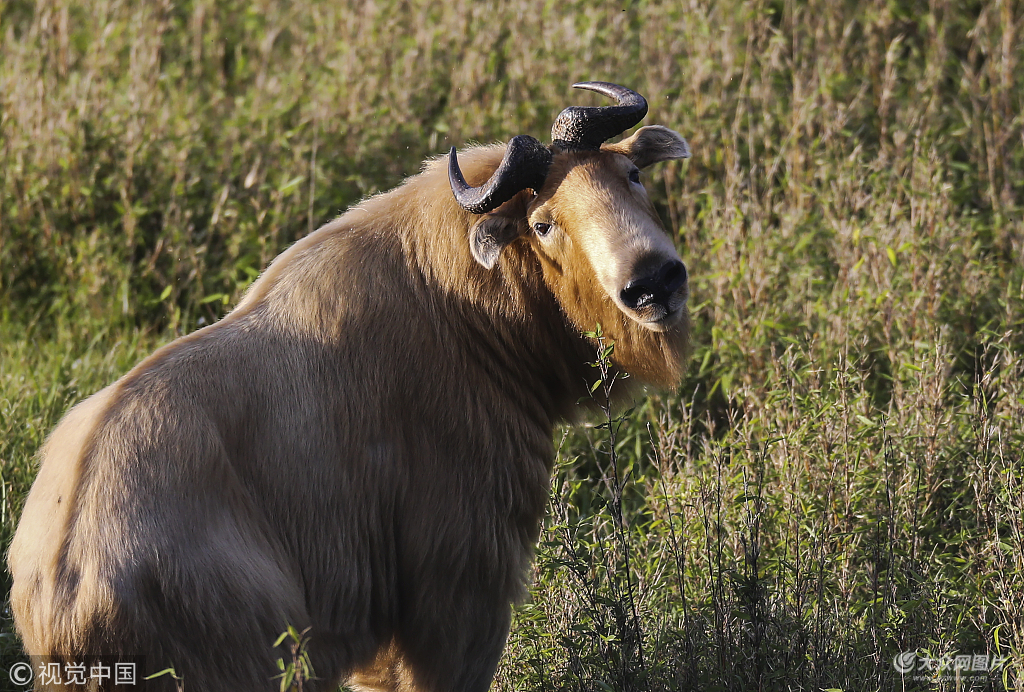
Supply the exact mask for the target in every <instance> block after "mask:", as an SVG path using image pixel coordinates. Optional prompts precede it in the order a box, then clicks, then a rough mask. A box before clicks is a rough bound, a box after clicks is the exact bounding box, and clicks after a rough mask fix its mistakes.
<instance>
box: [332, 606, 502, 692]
mask: <svg viewBox="0 0 1024 692" xmlns="http://www.w3.org/2000/svg"><path fill="white" fill-rule="evenodd" d="M510 619H511V607H510V605H509V603H508V602H507V601H505V600H504V599H500V598H495V597H494V596H493V595H490V594H476V595H474V594H471V593H465V594H460V597H459V600H458V603H457V604H452V602H451V600H450V599H449V598H437V599H432V600H429V601H426V602H424V601H420V605H419V607H418V608H416V609H415V612H413V613H409V617H408V618H405V619H404V621H403V624H402V627H401V631H400V632H399V634H398V635H397V636H396V638H395V640H394V641H392V643H391V644H390V646H388V647H386V648H384V649H381V651H380V653H379V654H378V655H377V658H376V659H375V660H374V662H373V663H372V664H371V665H369V666H367V667H365V668H362V669H360V670H359V671H357V672H356V673H355V674H354V675H353V676H352V677H351V678H350V679H349V681H348V684H349V685H350V686H351V687H352V688H353V689H356V690H359V691H360V692H486V690H488V689H489V688H490V686H491V682H492V681H493V679H494V673H495V671H496V670H497V667H498V660H499V659H500V658H501V653H502V651H503V650H504V648H505V640H506V639H507V638H508V629H509V623H510Z"/></svg>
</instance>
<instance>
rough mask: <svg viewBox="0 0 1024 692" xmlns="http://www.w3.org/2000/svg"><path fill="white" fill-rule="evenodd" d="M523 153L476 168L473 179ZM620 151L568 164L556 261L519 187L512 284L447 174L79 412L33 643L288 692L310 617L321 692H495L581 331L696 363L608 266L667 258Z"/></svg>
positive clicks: (377, 202) (19, 543) (359, 225)
mask: <svg viewBox="0 0 1024 692" xmlns="http://www.w3.org/2000/svg"><path fill="white" fill-rule="evenodd" d="M502 153H503V147H501V146H491V147H479V148H476V149H472V150H469V151H466V152H465V153H463V154H462V157H461V158H462V160H463V161H464V171H465V173H466V178H467V180H468V181H469V182H470V183H471V184H474V185H478V184H480V182H481V181H483V180H486V179H487V178H488V177H489V176H490V174H491V172H492V171H493V170H494V169H495V167H496V166H497V165H498V162H499V161H500V159H501V156H502ZM591 159H592V160H591ZM620 159H621V161H620ZM624 161H625V162H626V163H627V164H628V161H626V158H625V157H624V155H623V154H620V153H615V152H601V153H595V154H594V156H592V157H589V158H588V157H586V156H576V155H567V154H559V155H558V156H556V157H555V167H554V170H557V171H560V173H559V175H561V176H562V179H564V180H566V181H567V185H568V186H567V187H566V188H565V190H555V191H553V192H551V194H548V191H545V193H544V194H545V195H547V196H546V197H545V196H544V195H542V198H543V199H544V200H546V201H543V202H541V205H543V204H548V205H549V207H547V208H549V209H551V210H552V212H554V211H557V213H558V215H559V219H560V223H561V224H563V225H564V226H565V228H566V229H568V230H567V231H566V237H565V239H564V241H560V242H562V243H563V244H562V245H560V246H554V245H552V246H550V247H546V246H544V245H543V244H542V243H540V242H538V239H536V238H535V237H533V236H532V235H530V232H529V227H528V224H527V213H528V209H527V207H528V204H529V202H530V194H529V193H528V192H527V193H523V194H521V195H519V196H517V198H515V199H513V200H512V201H511V202H509V203H508V204H507V205H506V206H505V207H503V209H502V210H500V212H499V215H498V216H492V217H489V218H490V220H489V222H490V223H495V224H498V227H500V229H504V230H507V231H509V233H507V234H503V235H501V237H502V242H503V243H504V247H503V248H502V250H501V252H500V255H499V256H498V258H497V260H496V262H495V264H494V265H493V267H492V268H491V269H487V268H485V267H483V266H481V264H480V263H479V262H478V261H477V260H475V259H474V257H473V255H472V253H471V250H470V248H471V246H470V238H471V232H472V231H473V229H474V228H476V227H477V225H478V224H479V223H481V221H482V220H481V218H479V217H475V216H473V215H472V214H469V213H468V212H465V211H463V210H462V209H460V208H459V207H458V205H457V204H456V203H455V201H454V199H453V198H452V193H451V191H450V189H449V186H448V181H447V176H446V172H445V167H444V161H443V160H440V161H437V162H433V163H431V164H429V165H428V166H427V167H426V169H425V171H424V172H423V173H422V174H420V175H418V176H414V177H412V178H410V179H409V180H408V181H406V182H405V183H404V184H403V185H402V186H401V187H399V188H397V189H395V190H393V191H391V192H389V193H386V194H383V195H379V196H377V197H373V198H371V199H369V200H366V201H365V202H363V203H362V204H360V205H359V206H358V207H356V208H354V209H352V210H350V211H349V212H347V213H346V214H345V215H343V216H342V217H340V218H338V219H336V220H335V221H332V222H331V223H329V224H327V225H326V226H324V227H323V228H321V229H320V230H318V231H316V232H315V233H313V234H311V235H310V236H309V237H307V238H305V239H303V240H301V241H299V242H298V243H296V244H295V245H294V246H293V247H291V248H290V249H288V250H287V251H286V252H284V253H283V254H282V255H281V256H280V257H278V258H277V259H276V260H275V261H274V263H273V264H272V265H271V266H270V267H269V268H268V269H267V271H266V272H264V274H263V276H262V277H260V279H259V280H258V281H257V282H256V283H255V284H254V285H253V286H252V288H251V290H250V291H249V292H248V294H247V295H246V297H245V298H244V300H243V301H242V302H241V303H240V304H239V306H238V307H237V308H236V309H235V310H234V311H233V312H232V313H231V314H230V315H228V316H227V317H225V318H224V319H223V320H221V321H220V322H218V323H217V324H214V325H212V326H210V327H207V328H205V329H202V330H199V331H198V332H195V333H194V334H191V335H189V336H187V337H183V338H181V339H178V340H177V341H174V342H173V343H171V344H169V345H168V346H166V347H164V348H162V349H160V350H159V351H157V352H156V353H155V354H153V355H152V356H150V357H149V358H147V359H146V360H144V361H143V362H142V363H140V364H139V365H138V366H136V367H135V368H134V369H133V370H132V371H131V372H129V373H128V374H127V375H125V376H124V377H123V378H121V379H120V380H119V381H118V382H116V383H115V384H113V385H111V386H110V387H108V388H107V389H105V390H103V391H102V392H100V393H98V394H96V395H94V396H93V397H91V398H90V399H87V400H86V401H85V402H83V403H81V404H79V405H78V406H76V407H75V408H74V409H72V410H71V411H70V412H69V413H68V414H67V415H66V416H65V418H64V420H63V421H62V422H61V423H60V424H59V425H58V427H57V428H56V430H54V432H53V433H52V434H51V436H50V438H49V440H48V441H47V443H46V445H45V446H44V448H43V450H42V452H41V454H40V457H41V467H40V471H39V475H38V477H37V479H36V482H35V484H34V486H33V488H32V491H31V492H30V494H29V497H28V499H27V501H26V505H25V510H24V513H23V515H22V519H21V522H20V524H19V526H18V530H17V533H16V535H15V537H14V540H13V542H12V545H11V550H10V553H9V557H8V561H9V566H10V570H11V574H12V576H13V579H14V582H13V588H12V592H11V605H12V609H13V611H14V616H15V622H16V624H17V627H18V631H19V633H20V634H21V636H22V638H23V641H24V644H25V648H26V651H27V652H28V653H29V654H32V655H36V656H39V657H41V660H48V661H62V662H73V661H80V660H83V658H84V657H86V656H89V655H97V654H106V655H112V656H144V657H145V662H146V669H145V670H142V671H140V676H141V675H143V674H148V673H152V672H156V671H159V670H162V669H164V668H167V667H174V668H175V670H176V671H177V673H178V674H179V675H180V676H184V684H185V687H186V689H193V688H194V689H203V690H213V691H215V692H216V691H227V692H235V691H237V692H243V691H245V692H251V691H252V690H268V691H269V690H271V689H276V687H277V684H278V683H277V681H274V680H272V676H274V675H275V674H277V672H278V671H277V667H276V665H275V662H276V660H277V659H278V658H282V657H283V658H285V659H286V660H287V657H288V655H289V654H288V652H287V651H286V650H284V649H280V650H274V649H272V648H271V643H272V642H273V641H274V640H275V639H276V638H277V635H278V634H279V633H280V632H282V631H283V630H284V629H285V627H286V626H287V625H293V626H295V627H296V628H298V629H300V630H302V629H304V628H307V627H308V628H309V636H310V637H311V641H310V655H311V659H312V663H313V666H314V668H315V670H316V673H317V675H318V676H319V678H320V679H319V680H315V681H310V682H308V683H307V684H306V689H309V690H313V691H314V692H315V691H316V690H332V689H334V688H335V687H336V685H337V684H338V683H339V681H341V680H343V679H347V678H349V677H350V676H354V677H353V678H352V680H353V683H354V684H356V685H357V687H359V686H362V688H363V689H387V690H410V691H411V690H422V691H428V690H437V691H440V690H467V691H473V690H478V691H480V692H482V691H483V690H486V689H487V688H488V686H489V685H490V682H491V678H492V676H493V674H494V670H495V666H496V665H497V661H498V658H499V657H500V655H501V651H502V648H503V646H504V642H505V638H506V635H507V632H508V626H509V620H510V604H511V603H513V602H514V601H515V600H516V599H518V598H520V597H521V595H522V593H523V589H524V583H525V579H526V573H527V570H528V567H529V564H530V560H531V558H532V551H533V546H534V542H535V541H536V539H537V535H538V531H539V526H540V521H541V518H542V515H543V513H544V508H545V505H546V502H547V493H548V484H549V480H550V472H551V465H552V461H553V458H554V450H553V446H552V437H551V435H552V428H553V426H554V425H555V423H556V422H557V421H559V420H563V419H566V418H571V417H574V416H575V412H576V410H577V407H576V405H575V402H576V400H577V399H578V398H579V397H580V396H582V395H583V394H585V392H586V383H587V382H589V381H590V380H592V378H593V374H592V370H591V369H590V368H589V367H588V366H587V362H588V361H591V360H593V353H594V350H593V349H594V344H592V343H590V342H588V341H587V339H586V338H584V337H583V336H581V334H580V332H581V330H585V329H590V328H592V327H593V325H595V324H596V323H597V322H600V323H601V324H602V327H603V328H604V330H605V332H606V333H607V334H608V335H609V336H611V338H613V339H615V340H616V349H615V359H616V363H617V364H618V365H619V366H620V367H622V368H623V369H625V370H628V371H629V372H631V373H634V374H636V375H637V376H638V377H639V378H641V379H643V380H644V381H648V382H651V383H655V384H660V385H666V386H671V385H673V384H675V382H676V381H677V380H678V378H679V376H680V373H681V371H682V364H681V363H682V358H683V355H684V353H685V350H686V342H687V330H686V321H685V311H684V313H683V317H682V318H681V319H680V320H679V321H678V322H677V323H675V324H674V325H673V327H672V328H671V329H668V330H666V331H662V332H656V331H652V330H651V329H648V328H646V327H644V326H642V325H641V324H640V323H638V322H637V321H636V320H635V319H632V318H631V317H629V316H627V315H626V314H625V313H624V312H623V311H622V310H620V309H619V308H618V307H617V306H616V304H615V301H614V300H613V299H612V298H610V297H609V290H610V289H609V288H607V286H606V284H614V283H615V282H621V280H622V275H623V272H625V271H628V270H627V269H623V267H628V265H629V261H628V260H623V261H621V262H619V261H618V260H616V261H613V262H610V263H608V264H601V262H600V261H598V257H600V256H601V255H602V253H607V252H612V253H615V252H626V253H627V254H628V253H630V252H637V251H638V250H637V248H640V251H647V250H650V249H651V248H658V251H659V252H661V251H664V252H666V253H667V252H668V249H667V247H668V246H667V245H665V244H664V243H662V242H661V241H659V242H654V241H653V240H652V241H651V243H652V244H651V245H650V246H647V245H644V244H643V241H642V237H644V234H646V233H647V232H648V230H649V225H648V224H650V223H656V218H655V217H654V215H653V213H652V212H651V211H650V207H649V204H646V205H645V204H643V203H641V202H642V201H643V200H642V199H641V198H639V197H637V198H636V200H634V202H635V208H632V207H631V208H630V209H625V210H624V209H617V210H615V211H611V210H609V209H606V208H601V205H605V206H607V205H613V206H614V205H619V204H621V203H622V199H621V198H620V197H617V196H616V194H619V193H616V192H615V190H618V189H619V188H618V187H617V186H618V182H616V181H617V180H618V178H617V177H616V176H618V175H619V174H620V173H621V170H622V166H623V162H624ZM602 162H604V163H602ZM587 171H590V173H589V174H588V173H587ZM587 175H590V176H591V177H590V178H589V180H590V183H588V182H587ZM620 192H621V191H620ZM602 195H604V196H602ZM556 203H557V209H556V208H555V206H554V205H556ZM595 205H596V207H597V208H595ZM539 208H540V207H539V206H538V205H537V204H536V203H535V204H534V205H533V207H531V209H532V211H531V212H530V213H536V212H537V209H539ZM588 210H589V215H588ZM584 221H586V223H584ZM498 227H496V228H498ZM623 228H626V229H627V231H628V234H632V235H631V236H630V237H629V238H627V239H626V240H621V239H619V240H617V239H616V236H615V229H623ZM628 234H627V235H628ZM633 236H635V237H633ZM551 248H555V249H551ZM602 261H603V260H602ZM595 263H596V264H597V265H600V267H601V269H600V272H598V270H597V269H596V268H595ZM598 273H600V274H601V278H600V279H599V278H598ZM39 689H42V688H41V687H40V688H39ZM60 689H62V690H63V689H74V687H73V686H62V687H61V688H60ZM147 689H151V690H171V689H174V683H173V680H171V679H170V678H169V677H164V678H159V679H157V680H155V681H152V682H151V683H150V686H149V687H148V688H147Z"/></svg>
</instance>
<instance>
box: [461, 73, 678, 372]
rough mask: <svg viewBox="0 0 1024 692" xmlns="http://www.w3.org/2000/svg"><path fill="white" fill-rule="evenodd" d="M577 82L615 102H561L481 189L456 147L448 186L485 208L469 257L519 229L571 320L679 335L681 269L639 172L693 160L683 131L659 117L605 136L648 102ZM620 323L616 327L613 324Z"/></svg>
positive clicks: (489, 263) (495, 248)
mask: <svg viewBox="0 0 1024 692" xmlns="http://www.w3.org/2000/svg"><path fill="white" fill-rule="evenodd" d="M573 86H575V87H577V88H582V89H589V90H592V91H597V92H599V93H602V94H604V95H606V96H610V97H613V98H616V99H617V100H618V102H619V105H617V106H605V107H598V108H577V107H573V108H567V109H565V110H564V111H563V112H562V113H561V114H560V115H559V116H558V118H557V120H556V121H555V124H554V127H553V128H552V130H551V139H552V144H551V146H550V147H545V146H544V145H543V144H541V143H540V142H539V141H537V140H536V139H534V138H533V137H530V136H528V135H519V136H518V137H514V138H513V139H512V140H511V141H510V142H509V144H508V147H507V148H506V151H505V155H504V158H503V159H502V161H501V164H500V165H499V166H498V168H497V169H496V170H495V171H494V174H493V175H492V176H491V177H490V179H489V180H488V181H487V182H485V183H484V184H482V185H480V186H479V187H470V186H469V185H468V184H467V183H466V182H465V180H464V178H463V176H462V172H461V170H460V169H459V163H458V159H457V157H456V154H455V149H454V147H453V148H452V150H451V153H450V156H449V179H450V182H451V187H452V191H453V192H454V194H455V198H456V200H457V201H458V203H459V204H460V205H461V206H462V207H463V208H464V209H466V210H467V211H470V212H472V213H475V214H479V215H480V217H479V219H478V220H476V222H475V223H474V224H473V226H472V228H471V231H470V238H469V243H470V249H471V251H472V254H473V257H474V258H475V259H476V261H477V262H479V263H480V264H481V265H483V266H484V267H486V268H488V269H490V268H493V267H494V265H495V264H496V263H497V261H498V258H499V256H500V254H501V252H502V250H503V249H504V248H505V247H506V246H507V245H509V243H511V242H512V241H514V240H516V239H517V238H520V237H522V236H526V237H527V239H528V242H529V245H530V247H531V248H532V250H533V252H534V253H535V254H536V256H537V258H538V260H539V262H540V264H541V266H542V268H543V272H544V281H545V283H546V284H547V286H548V288H549V289H550V290H551V292H552V293H553V294H554V296H555V298H556V299H557V300H558V302H559V304H560V305H561V307H562V310H563V311H564V312H565V314H566V315H567V316H568V317H569V319H570V320H571V321H572V322H573V323H574V324H575V326H576V327H577V329H579V330H580V331H586V330H589V329H593V328H594V326H595V324H596V323H601V324H602V325H603V326H604V327H605V331H606V333H608V334H609V336H611V337H612V338H613V339H615V340H616V341H618V340H620V339H626V340H627V341H636V340H637V337H642V333H644V332H646V333H648V334H650V333H659V334H661V335H662V336H663V337H665V338H669V339H671V340H673V341H675V342H685V341H686V340H687V337H688V325H689V320H688V315H687V311H686V300H687V297H688V295H689V286H688V283H687V272H686V267H685V265H684V264H683V262H682V260H681V259H680V258H679V254H678V253H677V252H676V248H675V245H674V243H673V242H672V240H671V239H670V238H669V236H668V235H667V234H666V233H665V230H664V229H663V228H662V225H661V222H660V221H659V219H658V215H657V213H656V211H655V209H654V206H653V205H652V203H651V201H650V199H649V198H648V196H647V192H646V190H645V189H644V186H643V184H642V183H641V181H640V171H641V170H642V169H644V168H646V167H648V166H650V165H652V164H654V163H657V162H659V161H666V160H669V159H681V158H688V157H689V156H690V149H689V147H688V146H687V144H686V141H685V140H684V139H683V138H682V137H681V136H679V135H678V134H677V133H675V132H673V131H672V130H670V129H668V128H665V127H661V126H659V125H655V126H650V127H643V128H641V129H639V130H637V131H636V133H634V134H633V135H632V136H631V137H628V138H627V139H624V140H622V141H620V142H617V143H614V144H606V143H605V140H607V139H609V138H611V137H614V136H615V135H617V134H619V133H621V132H623V131H624V130H626V129H628V128H631V127H633V126H634V125H637V124H638V123H639V122H640V121H641V120H642V119H643V117H644V115H646V113H647V101H646V100H644V98H643V97H642V96H640V95H639V94H637V93H636V92H634V91H631V90H629V89H626V88H625V87H621V86H618V85H615V84H609V83H607V82H583V83H579V84H574V85H573ZM531 191H532V194H531ZM610 312H612V313H615V314H609V313H610ZM623 315H624V316H625V317H626V318H627V319H626V320H622V316H623ZM616 318H617V319H616ZM616 323H619V324H620V325H621V327H622V329H619V330H616V329H614V328H613V329H612V330H609V329H608V327H611V326H613V325H615V324H616ZM630 324H632V325H634V328H629V325H630ZM636 327H639V329H637V328H636ZM616 331H618V332H620V333H618V334H615V333H614V332H616ZM629 332H634V336H633V338H632V339H630V337H629ZM637 332H639V333H637ZM672 337H675V338H674V339H673V338H672ZM655 341H663V339H655ZM624 345H625V344H624ZM684 348H685V346H684ZM621 364H622V365H625V366H626V369H627V370H631V371H635V370H636V369H637V367H636V366H637V365H639V366H640V367H639V369H640V370H641V371H643V370H645V369H646V368H644V367H643V365H642V364H638V363H632V364H626V363H621ZM630 366H633V367H630ZM658 369H659V368H655V370H658ZM637 374H641V375H643V373H642V372H640V373H637ZM653 379H655V380H660V379H663V378H661V377H654V378H653ZM665 384H667V383H665Z"/></svg>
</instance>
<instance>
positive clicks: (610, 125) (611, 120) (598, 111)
mask: <svg viewBox="0 0 1024 692" xmlns="http://www.w3.org/2000/svg"><path fill="white" fill-rule="evenodd" d="M572 86H573V88H575V89H588V90H590V91H596V92H597V93H599V94H604V95H605V96H608V97H610V98H613V99H616V100H617V101H618V102H619V105H617V106H599V107H596V108H584V107H580V106H570V107H569V108H566V109H565V110H564V111H562V112H561V113H559V114H558V117H557V118H556V119H555V124H554V125H553V126H552V127H551V142H552V144H554V145H555V146H557V147H560V148H561V149H565V150H569V151H584V150H588V149H589V150H596V149H600V148H601V144H602V143H603V142H604V141H606V140H608V139H610V138H612V137H614V136H615V135H617V134H620V133H621V132H624V131H625V130H628V129H629V128H631V127H633V126H634V125H636V124H637V123H639V122H640V121H641V120H643V119H644V116H645V115H647V99H645V98H644V97H643V96H641V95H640V94H638V93H636V92H635V91H633V90H632V89H627V88H626V87H624V86H619V85H618V84H611V83H610V82H578V83H576V84H573V85H572Z"/></svg>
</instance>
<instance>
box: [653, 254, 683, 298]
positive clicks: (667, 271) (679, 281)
mask: <svg viewBox="0 0 1024 692" xmlns="http://www.w3.org/2000/svg"><path fill="white" fill-rule="evenodd" d="M684 283H686V265H685V264H683V263H682V262H680V261H679V260H671V261H669V262H666V263H665V265H664V266H663V267H662V268H661V271H659V272H658V280H657V284H658V287H659V288H660V289H661V290H662V291H664V292H665V293H667V294H669V295H671V294H673V293H675V292H676V291H678V290H679V288H680V287H681V286H682V285H683V284H684Z"/></svg>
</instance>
